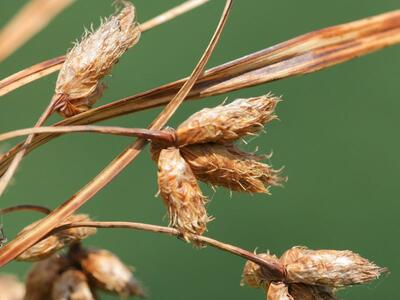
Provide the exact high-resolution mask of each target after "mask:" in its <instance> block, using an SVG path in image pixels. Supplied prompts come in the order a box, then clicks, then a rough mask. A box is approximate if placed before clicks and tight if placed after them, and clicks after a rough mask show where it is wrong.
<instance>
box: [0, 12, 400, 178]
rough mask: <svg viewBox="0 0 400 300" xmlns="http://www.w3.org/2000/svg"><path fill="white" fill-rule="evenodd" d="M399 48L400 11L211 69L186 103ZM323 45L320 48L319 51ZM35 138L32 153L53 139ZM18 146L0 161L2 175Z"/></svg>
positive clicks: (148, 97)
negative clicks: (386, 49) (391, 48)
mask: <svg viewBox="0 0 400 300" xmlns="http://www.w3.org/2000/svg"><path fill="white" fill-rule="evenodd" d="M398 43H400V11H394V12H390V13H386V14H383V15H378V16H375V17H371V18H367V19H362V20H359V21H355V22H351V23H348V24H343V25H338V26H334V27H330V28H325V29H322V30H318V31H315V32H311V33H308V34H305V35H302V36H299V37H297V38H294V39H292V40H289V41H286V42H284V43H281V44H278V45H275V46H272V47H270V48H267V49H265V50H262V51H259V52H256V53H253V54H250V55H246V56H244V57H242V58H239V59H237V60H234V61H231V62H228V63H226V64H224V65H221V66H218V67H215V68H213V69H211V70H209V71H207V72H206V73H205V75H204V76H203V77H202V78H201V79H200V80H199V81H198V82H197V83H196V84H195V86H194V87H193V89H192V91H191V92H190V94H189V96H188V98H187V99H199V98H203V97H206V96H215V95H219V94H222V93H226V92H230V91H234V90H237V89H241V88H246V87H250V86H253V85H257V84H263V83H267V82H271V81H273V80H278V79H283V78H287V77H291V76H295V75H301V74H307V73H311V72H316V71H318V70H322V69H325V68H328V67H331V66H333V65H335V64H339V63H342V62H345V61H347V60H350V59H353V58H356V57H359V56H362V55H366V54H368V53H371V52H373V51H376V50H379V49H382V48H385V47H389V46H392V45H395V44H398ZM321 45H322V46H321ZM184 82H185V80H184V79H182V80H178V81H175V82H172V83H169V84H166V85H163V86H161V87H158V88H155V89H152V90H150V91H147V92H144V93H140V94H137V95H134V96H131V97H127V98H124V99H121V100H119V101H115V102H112V103H110V104H106V105H103V106H100V107H98V108H95V109H92V110H89V111H87V112H84V113H82V114H79V115H77V116H74V117H72V118H68V119H66V120H63V121H61V122H59V123H57V124H55V125H56V126H67V125H82V124H90V123H95V122H99V121H103V120H108V119H111V118H115V117H118V116H121V115H124V114H129V113H134V112H137V111H142V110H145V109H150V108H153V107H157V106H161V105H165V104H166V103H168V102H169V101H170V99H171V98H172V97H173V95H174V94H175V93H176V92H177V91H178V90H179V88H180V87H182V84H183V83H184ZM57 136H58V134H39V135H37V137H35V139H34V141H33V142H32V143H31V144H30V146H29V147H28V151H30V150H32V149H33V148H34V147H37V146H39V145H41V144H43V143H46V142H48V141H49V140H51V139H53V138H55V137H57ZM20 147H21V146H20V145H19V146H16V147H14V148H13V149H11V150H10V151H8V152H7V153H5V154H4V155H3V156H1V157H0V174H2V173H3V172H4V170H5V168H6V167H7V165H8V164H9V161H10V159H11V158H12V157H13V156H14V155H15V153H16V152H17V151H18V149H19V148H20Z"/></svg>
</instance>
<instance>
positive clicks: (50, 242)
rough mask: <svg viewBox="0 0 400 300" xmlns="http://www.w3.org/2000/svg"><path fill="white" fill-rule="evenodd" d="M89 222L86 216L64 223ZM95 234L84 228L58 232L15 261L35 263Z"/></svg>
mask: <svg viewBox="0 0 400 300" xmlns="http://www.w3.org/2000/svg"><path fill="white" fill-rule="evenodd" d="M85 221H90V218H89V217H88V216H87V215H84V214H80V215H72V216H70V217H68V218H67V219H66V220H65V222H64V223H75V222H85ZM38 222H40V221H37V222H35V223H32V224H31V225H29V226H27V227H25V228H24V229H23V230H22V231H21V232H20V233H19V234H18V236H20V235H22V234H24V233H25V232H27V231H30V230H31V228H33V227H34V226H36V224H37V223H38ZM95 233H96V229H95V228H86V227H78V228H70V229H66V230H63V231H60V232H57V233H56V234H54V235H51V236H49V237H48V238H45V239H44V240H42V241H40V242H39V243H37V244H35V245H34V246H32V247H31V248H29V249H28V250H26V251H25V252H23V253H22V254H21V255H20V256H18V258H17V260H23V261H36V260H41V259H45V258H47V257H49V256H51V255H52V254H53V253H55V252H56V251H58V250H60V249H62V248H64V247H66V246H68V245H71V244H74V243H77V242H79V241H81V240H83V239H85V238H87V237H89V236H91V235H93V234H95Z"/></svg>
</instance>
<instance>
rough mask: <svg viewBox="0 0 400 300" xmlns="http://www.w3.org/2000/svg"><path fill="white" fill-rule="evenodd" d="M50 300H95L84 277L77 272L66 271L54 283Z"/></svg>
mask: <svg viewBox="0 0 400 300" xmlns="http://www.w3.org/2000/svg"><path fill="white" fill-rule="evenodd" d="M42 288H47V287H42ZM51 295H52V300H95V299H96V297H95V296H94V295H93V292H92V290H91V288H90V286H89V283H88V280H87V278H86V275H85V274H84V273H82V272H81V271H78V270H73V269H71V270H68V271H65V272H64V273H62V274H61V276H60V277H58V279H57V280H56V281H55V282H54V285H53V290H52V293H51Z"/></svg>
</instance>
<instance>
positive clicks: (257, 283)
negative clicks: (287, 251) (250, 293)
mask: <svg viewBox="0 0 400 300" xmlns="http://www.w3.org/2000/svg"><path fill="white" fill-rule="evenodd" d="M257 256H259V257H260V258H262V259H264V260H267V261H273V262H276V263H279V260H278V258H277V257H276V256H275V255H270V254H269V253H260V254H257ZM269 283H270V279H269V277H268V274H266V273H265V270H264V269H263V268H262V267H261V266H260V265H258V264H256V263H255V262H252V261H250V260H248V261H247V262H246V264H245V265H244V268H243V273H242V280H241V282H240V284H241V285H247V286H249V287H252V288H261V287H267V285H268V284H269Z"/></svg>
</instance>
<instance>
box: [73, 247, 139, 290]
mask: <svg viewBox="0 0 400 300" xmlns="http://www.w3.org/2000/svg"><path fill="white" fill-rule="evenodd" d="M75 259H76V260H77V261H78V262H79V264H80V266H81V267H82V270H83V271H84V272H85V273H86V274H87V276H88V277H89V279H90V280H91V281H92V282H93V283H94V285H95V286H96V287H98V288H100V289H103V290H104V291H106V292H110V293H116V294H118V295H119V296H121V297H128V296H139V297H145V292H144V290H143V289H142V287H141V286H140V284H139V282H138V281H137V280H136V278H135V277H134V276H133V273H132V268H128V267H127V266H126V265H125V264H124V263H122V262H121V260H120V259H119V258H118V257H117V256H116V255H114V254H112V253H111V252H109V251H107V250H95V249H90V250H84V249H82V250H81V252H80V253H78V254H77V257H75Z"/></svg>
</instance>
